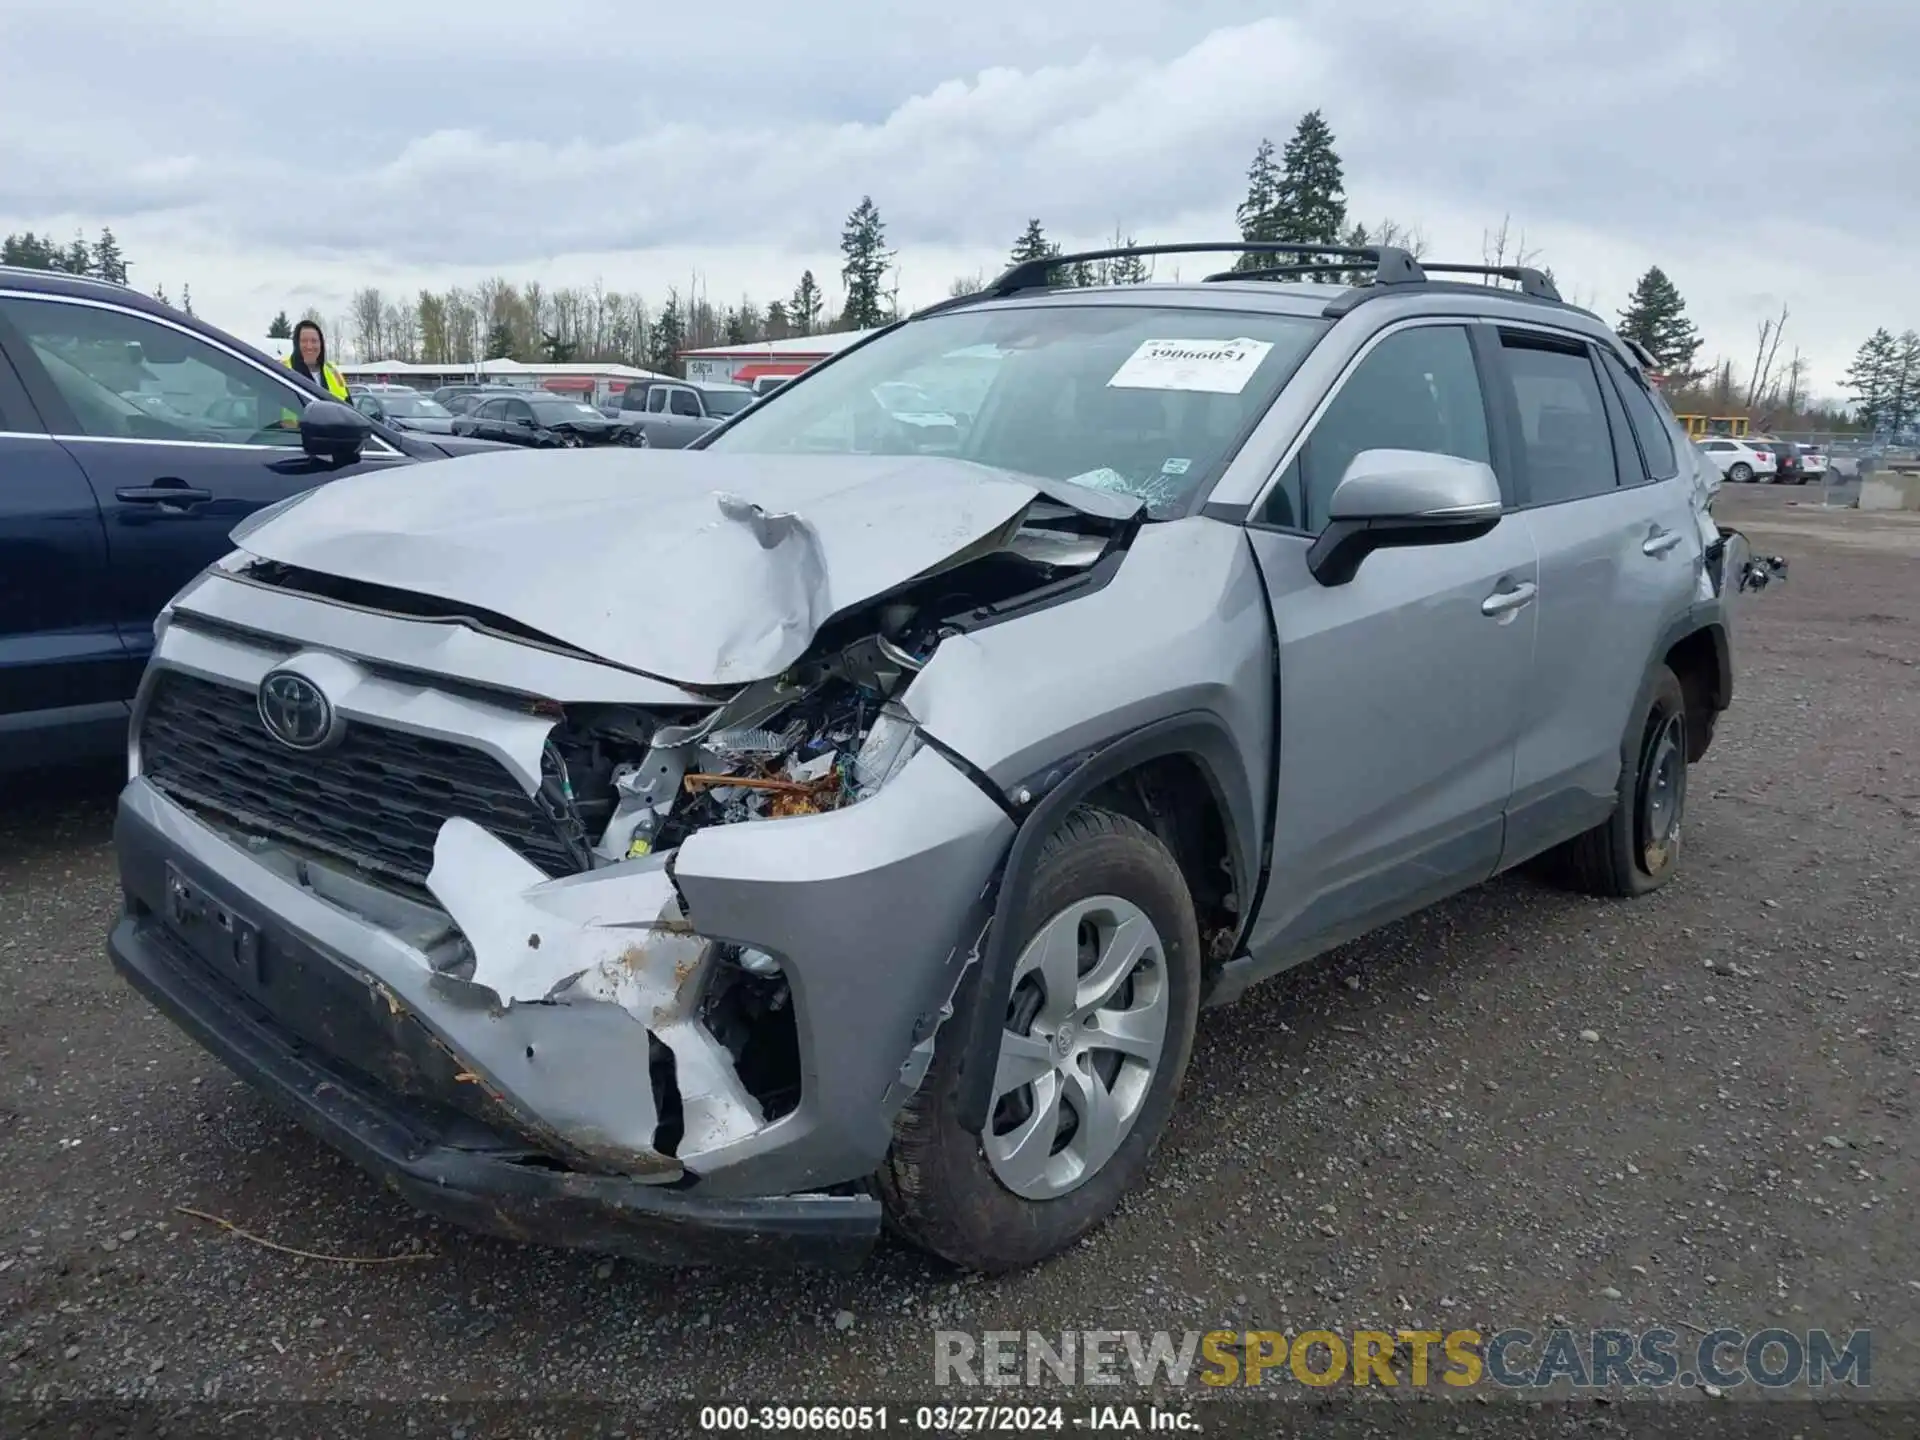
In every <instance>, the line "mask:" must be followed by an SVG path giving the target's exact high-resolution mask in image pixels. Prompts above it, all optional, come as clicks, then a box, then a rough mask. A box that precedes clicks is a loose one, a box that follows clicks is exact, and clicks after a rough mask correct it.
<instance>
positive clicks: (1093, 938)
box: [981, 895, 1172, 1200]
mask: <svg viewBox="0 0 1920 1440" xmlns="http://www.w3.org/2000/svg"><path fill="white" fill-rule="evenodd" d="M1171 1013H1172V1009H1171V1004H1170V997H1169V991H1168V981H1167V971H1166V957H1165V950H1164V947H1163V943H1162V941H1161V938H1160V934H1159V932H1158V931H1157V930H1156V929H1155V928H1154V925H1153V922H1152V921H1151V920H1149V919H1148V918H1147V916H1146V914H1145V912H1144V911H1142V910H1141V909H1140V907H1139V906H1137V905H1135V904H1133V903H1132V902H1131V901H1128V900H1123V899H1121V898H1120V897H1119V896H1117V895H1097V896H1093V897H1091V898H1090V899H1086V900H1081V901H1078V902H1076V903H1075V904H1073V905H1070V906H1068V907H1067V908H1066V909H1065V910H1062V911H1061V912H1060V913H1059V914H1057V915H1055V916H1054V917H1053V918H1052V919H1051V920H1049V921H1048V922H1047V923H1046V924H1045V925H1044V926H1042V927H1041V929H1040V931H1039V933H1038V934H1036V935H1035V936H1034V937H1033V939H1032V940H1030V941H1029V942H1028V943H1027V945H1026V948H1025V949H1023V950H1022V951H1021V952H1020V956H1019V959H1018V960H1016V961H1015V962H1014V977H1013V993H1012V997H1011V999H1010V1001H1009V1003H1008V1007H1007V1021H1006V1026H1005V1029H1004V1030H1003V1032H1002V1034H1001V1040H1000V1056H999V1061H998V1064H997V1067H996V1069H995V1073H994V1079H993V1103H992V1109H991V1111H990V1113H989V1118H988V1123H987V1129H986V1132H985V1133H984V1134H983V1135H982V1136H981V1143H982V1146H983V1147H984V1149H985V1152H986V1157H987V1163H988V1165H989V1167H990V1168H991V1169H992V1171H993V1174H994V1177H995V1178H996V1179H997V1180H999V1182H1000V1183H1001V1184H1002V1185H1004V1186H1006V1187H1007V1189H1009V1190H1011V1191H1012V1192H1013V1193H1014V1194H1016V1195H1019V1196H1021V1197H1022V1198H1023V1199H1028V1200H1051V1199H1053V1198H1055V1197H1057V1196H1060V1195H1065V1194H1067V1193H1068V1192H1069V1191H1072V1190H1074V1189H1077V1188H1078V1187H1079V1186H1081V1185H1083V1184H1085V1183H1086V1182H1087V1181H1088V1180H1090V1179H1092V1178H1093V1176H1095V1175H1097V1174H1098V1173H1099V1172H1100V1170H1101V1168H1102V1167H1103V1166H1104V1165H1105V1164H1106V1163H1107V1161H1109V1160H1110V1159H1112V1158H1113V1154H1114V1152H1115V1151H1116V1150H1118V1149H1119V1148H1120V1146H1121V1145H1122V1144H1123V1143H1124V1142H1125V1140H1126V1138H1127V1135H1128V1134H1129V1133H1130V1132H1131V1131H1132V1129H1133V1126H1134V1122H1135V1121H1136V1120H1137V1119H1138V1118H1139V1116H1140V1111H1141V1107H1142V1106H1143V1105H1144V1104H1145V1102H1146V1098H1147V1092H1148V1090H1149V1089H1150V1088H1151V1086H1152V1084H1153V1078H1154V1074H1155V1072H1156V1071H1157V1070H1158V1069H1159V1065H1160V1058H1161V1054H1162V1052H1163V1051H1164V1049H1165V1046H1166V1040H1167V1025H1168V1021H1169V1019H1170V1016H1171Z"/></svg>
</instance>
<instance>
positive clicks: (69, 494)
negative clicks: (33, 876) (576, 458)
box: [0, 267, 496, 774]
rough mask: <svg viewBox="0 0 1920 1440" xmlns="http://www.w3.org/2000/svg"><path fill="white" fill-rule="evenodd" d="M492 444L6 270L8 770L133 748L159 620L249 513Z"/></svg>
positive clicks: (0, 580) (3, 629)
mask: <svg viewBox="0 0 1920 1440" xmlns="http://www.w3.org/2000/svg"><path fill="white" fill-rule="evenodd" d="M494 448H496V447H494V446H493V445H490V444H487V443H484V442H478V441H473V440H464V439H458V438H456V437H453V436H447V435H442V436H434V437H432V438H431V439H429V438H427V437H425V436H422V435H414V434H408V433H406V432H403V431H400V430H396V429H392V428H390V427H387V426H385V425H381V424H378V423H376V422H373V421H370V420H368V419H367V418H366V417H364V416H362V415H360V414H359V413H358V412H357V411H355V410H352V409H350V408H349V407H347V406H344V405H339V404H337V403H335V402H334V401H333V400H332V397H330V396H328V395H326V394H324V393H323V392H322V391H320V390H318V389H315V388H314V387H313V386H311V385H309V384H308V383H307V382H306V381H305V380H303V379H302V378H301V377H300V376H298V375H296V374H294V373H293V372H292V371H291V370H288V369H287V368H286V367H285V366H284V365H280V364H278V363H276V362H275V361H274V360H273V359H272V358H271V357H269V356H267V355H263V354H261V353H260V352H259V351H258V350H255V349H253V348H252V347H250V346H247V345H243V344H241V343H240V342H239V341H237V340H235V339H234V338H233V337H232V336H230V335H225V334H222V333H221V332H220V331H218V330H215V329H214V328H213V327H212V326H210V325H206V324H203V323H201V322H200V321H198V320H195V319H193V318H192V317H190V316H187V315H182V314H180V313H179V312H178V311H175V310H172V309H170V308H168V307H167V306H165V305H163V304H161V303H160V302H159V301H157V300H152V299H149V298H148V297H147V296H145V295H141V294H138V293H136V292H135V291H132V290H128V289H125V288H124V287H121V286H118V285H108V284H104V283H101V282H99V281H93V280H85V279H81V278H78V277H75V276H71V275H60V274H52V273H48V272H46V271H40V270H20V269H13V268H11V267H0V774H4V773H6V772H8V771H16V770H22V769H28V768H33V767H37V766H40V765H44V764H48V763H52V762H56V761H61V760H72V759H85V758H88V757H92V756H105V755H110V754H112V753H114V752H116V751H118V750H119V749H120V748H121V747H122V746H123V745H124V743H125V735H126V725H127V717H128V714H129V707H130V704H131V701H132V699H133V694H134V690H135V687H136V686H137V685H138V683H139V679H140V672H141V670H142V668H143V667H144V666H145V664H146V660H147V655H148V652H149V651H150V650H152V648H153V621H154V617H155V616H156V615H158V614H159V612H160V609H161V607H162V606H164V605H165V604H166V602H167V601H168V600H169V599H171V598H172V597H173V595H174V594H175V593H176V592H177V591H178V590H179V589H180V588H181V587H182V586H184V585H185V584H186V583H187V582H188V581H189V580H191V579H193V578H194V576H195V575H197V574H199V573H200V571H201V570H203V569H204V568H205V567H206V566H208V565H210V564H211V563H213V562H214V561H215V560H217V559H219V558H220V556H221V555H223V554H225V553H226V552H227V551H228V550H229V549H231V548H232V547H231V546H230V545H229V544H228V541H227V535H228V532H229V531H231V530H232V529H233V527H234V525H235V524H237V523H238V522H239V521H240V519H241V518H242V517H243V516H245V515H247V514H248V513H250V512H251V511H254V510H257V509H259V508H260V507H261V506H263V505H270V504H272V503H274V502H275V501H277V500H284V499H286V498H287V497H288V496H290V495H294V494H297V493H299V492H300V491H302V490H308V489H311V488H312V487H313V486H314V485H316V484H319V483H321V482H323V481H326V480H330V479H332V478H333V477H334V476H336V475H344V474H348V473H351V472H353V471H357V470H368V469H374V468H378V467H381V466H386V465H406V464H411V463H414V462H416V461H421V460H438V459H443V458H445V457H446V456H449V455H454V454H464V453H467V452H470V451H474V450H488V449H494Z"/></svg>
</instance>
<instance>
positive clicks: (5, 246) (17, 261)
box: [0, 230, 54, 270]
mask: <svg viewBox="0 0 1920 1440" xmlns="http://www.w3.org/2000/svg"><path fill="white" fill-rule="evenodd" d="M53 257H54V246H53V243H52V242H51V241H48V240H42V239H41V238H40V237H39V236H38V235H36V234H34V233H33V231H31V230H22V231H21V232H20V233H19V234H17V235H9V236H7V238H6V239H5V240H4V241H0V265H18V266H20V267H21V268H22V269H25V270H51V269H53V268H54V264H53Z"/></svg>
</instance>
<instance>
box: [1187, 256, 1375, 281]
mask: <svg viewBox="0 0 1920 1440" xmlns="http://www.w3.org/2000/svg"><path fill="white" fill-rule="evenodd" d="M1373 268H1374V267H1373V264H1372V262H1371V261H1366V260H1358V261H1355V262H1354V263H1353V264H1351V265H1274V266H1269V267H1263V268H1261V269H1259V270H1221V271H1219V272H1217V273H1216V274H1213V275H1208V276H1206V277H1205V278H1203V279H1202V280H1201V282H1200V283H1201V284H1202V285H1219V284H1224V283H1226V282H1229V281H1233V280H1298V279H1301V278H1303V277H1305V276H1308V275H1351V274H1353V273H1354V272H1355V271H1357V270H1371V269H1373Z"/></svg>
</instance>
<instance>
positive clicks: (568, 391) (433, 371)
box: [273, 341, 668, 405]
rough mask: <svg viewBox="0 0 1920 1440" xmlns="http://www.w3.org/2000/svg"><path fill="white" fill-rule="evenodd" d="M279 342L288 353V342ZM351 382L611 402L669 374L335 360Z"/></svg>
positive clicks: (564, 365)
mask: <svg viewBox="0 0 1920 1440" xmlns="http://www.w3.org/2000/svg"><path fill="white" fill-rule="evenodd" d="M273 343H279V344H280V345H281V347H282V349H281V351H280V353H282V354H284V353H285V344H286V342H284V341H281V342H273ZM334 368H335V369H336V370H338V371H339V372H340V376H341V378H342V379H343V380H345V381H346V382H347V383H348V384H349V385H354V384H359V385H375V384H379V385H411V386H413V387H414V388H415V389H416V390H437V389H439V388H440V387H441V386H442V385H472V384H477V383H480V382H482V381H484V382H485V383H487V384H489V385H524V386H526V387H528V388H529V389H539V390H552V391H554V392H556V393H557V394H561V395H572V396H577V397H578V398H580V399H582V400H585V401H586V402H587V403H589V404H591V405H607V404H611V403H613V402H615V401H617V400H618V399H619V398H620V394H621V392H622V391H624V390H625V389H626V388H627V386H628V385H630V384H632V383H633V382H634V381H635V380H664V379H666V378H668V377H666V376H664V375H658V374H656V373H655V372H653V371H651V370H642V369H640V368H639V367H638V366H634V365H615V364H611V363H605V362H600V361H579V362H558V363H556V362H551V361H540V362H538V363H533V364H528V363H524V362H522V361H519V360H482V361H480V362H478V363H477V364H472V365H455V364H451V363H449V364H438V363H434V364H426V363H416V362H413V361H408V360H367V361H361V362H358V363H355V364H351V365H336V366H335V367H334Z"/></svg>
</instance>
